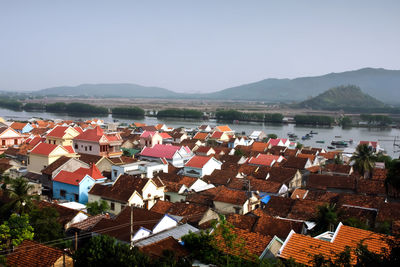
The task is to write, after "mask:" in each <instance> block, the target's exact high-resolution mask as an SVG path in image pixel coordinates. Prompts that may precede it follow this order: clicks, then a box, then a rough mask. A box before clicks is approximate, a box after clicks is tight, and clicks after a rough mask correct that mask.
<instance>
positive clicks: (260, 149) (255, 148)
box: [251, 142, 269, 152]
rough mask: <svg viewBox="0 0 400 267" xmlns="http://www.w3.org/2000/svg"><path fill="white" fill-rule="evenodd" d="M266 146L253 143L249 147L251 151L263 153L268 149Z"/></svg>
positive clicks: (261, 143) (266, 144) (265, 144)
mask: <svg viewBox="0 0 400 267" xmlns="http://www.w3.org/2000/svg"><path fill="white" fill-rule="evenodd" d="M268 146H269V144H268V143H263V142H254V143H253V145H252V146H251V150H253V151H256V152H264V151H265V150H266V149H267V148H268Z"/></svg>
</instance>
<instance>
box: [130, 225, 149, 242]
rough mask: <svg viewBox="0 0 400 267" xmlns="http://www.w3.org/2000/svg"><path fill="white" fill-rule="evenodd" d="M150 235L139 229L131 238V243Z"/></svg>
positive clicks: (145, 230) (146, 231)
mask: <svg viewBox="0 0 400 267" xmlns="http://www.w3.org/2000/svg"><path fill="white" fill-rule="evenodd" d="M149 235H151V231H150V230H148V229H146V228H143V227H141V228H140V229H139V230H138V231H137V232H136V233H135V234H134V235H133V237H132V241H136V240H139V239H142V238H145V237H148V236H149Z"/></svg>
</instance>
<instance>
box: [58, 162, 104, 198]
mask: <svg viewBox="0 0 400 267" xmlns="http://www.w3.org/2000/svg"><path fill="white" fill-rule="evenodd" d="M106 179H107V178H106V177H103V175H101V173H100V171H99V169H97V167H96V165H94V164H93V165H92V166H91V167H90V169H86V168H79V169H78V170H76V171H74V172H69V171H64V170H62V171H60V172H59V173H58V174H57V175H56V176H55V177H54V179H53V198H55V199H62V200H67V201H75V202H79V203H81V204H86V203H87V202H88V192H89V190H90V188H92V186H93V185H94V184H95V183H100V182H104V181H105V180H106Z"/></svg>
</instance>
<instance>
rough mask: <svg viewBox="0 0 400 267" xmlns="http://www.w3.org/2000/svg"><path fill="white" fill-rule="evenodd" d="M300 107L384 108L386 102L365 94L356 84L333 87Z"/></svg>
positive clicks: (336, 108) (328, 108)
mask: <svg viewBox="0 0 400 267" xmlns="http://www.w3.org/2000/svg"><path fill="white" fill-rule="evenodd" d="M299 106H300V107H306V108H312V109H323V110H340V109H347V108H353V109H354V108H365V107H367V108H383V107H385V104H384V103H382V102H381V101H379V100H377V99H375V98H373V97H372V96H370V95H367V94H364V93H363V92H362V91H361V89H360V87H358V86H355V85H348V86H339V87H334V88H331V89H329V90H327V91H325V92H324V93H322V94H320V95H318V96H316V97H314V98H311V99H309V100H306V101H303V102H301V103H300V104H299Z"/></svg>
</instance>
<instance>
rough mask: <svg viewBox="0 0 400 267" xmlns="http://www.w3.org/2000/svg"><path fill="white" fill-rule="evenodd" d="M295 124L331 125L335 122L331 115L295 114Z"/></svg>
mask: <svg viewBox="0 0 400 267" xmlns="http://www.w3.org/2000/svg"><path fill="white" fill-rule="evenodd" d="M294 120H295V121H296V124H309V125H332V124H333V123H334V122H335V119H334V118H333V117H329V116H316V115H296V116H294Z"/></svg>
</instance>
